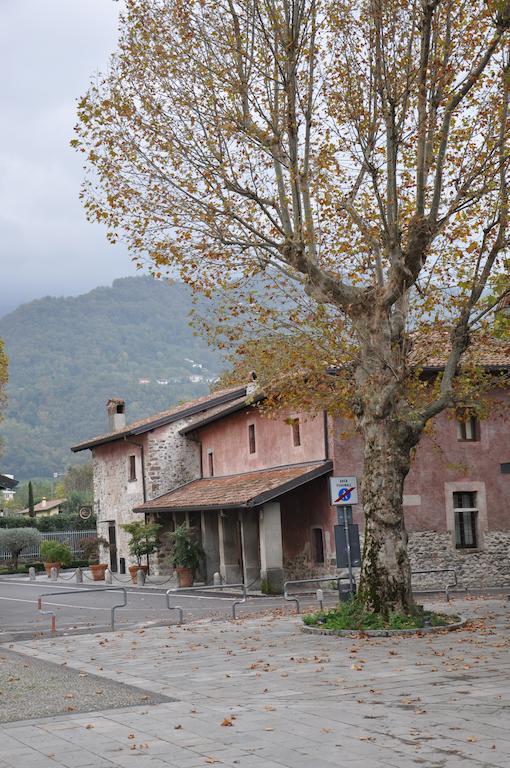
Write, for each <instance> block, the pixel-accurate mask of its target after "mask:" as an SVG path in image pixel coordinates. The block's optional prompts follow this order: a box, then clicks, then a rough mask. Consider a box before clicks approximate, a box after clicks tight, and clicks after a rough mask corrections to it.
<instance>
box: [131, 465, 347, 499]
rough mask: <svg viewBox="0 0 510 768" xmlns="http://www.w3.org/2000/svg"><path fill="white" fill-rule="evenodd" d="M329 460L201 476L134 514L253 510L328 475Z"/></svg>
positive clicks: (329, 470)
mask: <svg viewBox="0 0 510 768" xmlns="http://www.w3.org/2000/svg"><path fill="white" fill-rule="evenodd" d="M332 468H333V464H332V462H331V461H320V462H310V463H306V464H291V465H287V466H284V467H275V468H272V469H261V470H258V471H255V472H243V473H242V474H239V475H224V476H223V477H203V478H201V479H200V480H192V481H191V482H190V483H186V485H181V486H179V488H176V489H175V490H173V491H170V492H169V493H165V494H163V496H159V497H158V498H156V499H153V500H151V501H146V502H145V504H142V505H141V506H139V507H136V508H135V509H134V510H133V511H134V512H171V511H174V510H175V511H179V512H193V511H198V510H202V509H203V510H207V509H229V508H232V507H235V508H238V507H256V506H258V505H260V504H264V503H265V502H267V501H271V500H272V499H274V498H276V497H277V496H281V495H282V494H283V493H287V492H288V491H292V490H293V489H294V488H297V487H298V486H300V485H304V484H305V483H308V482H310V480H315V478H317V477H321V476H322V475H326V474H328V473H329V472H331V470H332Z"/></svg>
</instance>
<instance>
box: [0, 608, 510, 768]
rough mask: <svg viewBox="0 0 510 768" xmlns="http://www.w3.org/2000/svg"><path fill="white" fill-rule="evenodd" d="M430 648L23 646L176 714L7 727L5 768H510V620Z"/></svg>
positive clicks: (291, 627)
mask: <svg viewBox="0 0 510 768" xmlns="http://www.w3.org/2000/svg"><path fill="white" fill-rule="evenodd" d="M452 608H453V609H454V610H455V611H458V612H460V613H462V614H464V615H470V616H473V617H474V620H473V622H472V623H471V625H470V627H469V629H467V630H461V631H458V632H452V633H446V632H443V633H440V634H434V635H426V636H422V637H419V638H416V637H414V638H400V637H399V638H374V639H367V638H360V637H353V638H337V637H326V636H311V635H306V634H303V633H301V632H299V626H298V624H299V622H298V619H297V618H296V617H290V618H289V617H281V616H264V617H259V618H249V619H245V620H243V621H240V622H236V623H233V622H213V623H210V622H202V623H196V624H190V625H187V626H183V627H180V628H167V627H157V628H151V629H147V630H145V631H144V630H139V631H129V632H127V631H126V632H122V633H115V634H104V635H88V636H85V635H82V636H78V637H70V638H63V637H61V638H57V639H55V640H39V641H31V642H25V643H19V644H15V645H13V649H14V650H16V651H18V652H22V653H25V654H29V655H32V656H38V657H39V658H42V659H44V660H49V661H54V662H56V663H59V664H62V663H66V664H67V665H68V666H69V667H72V668H74V669H77V670H79V671H82V672H89V673H94V674H97V675H100V676H102V677H105V678H108V679H112V680H117V681H121V682H124V683H128V684H130V685H134V686H139V687H140V688H143V689H145V690H149V691H152V692H154V693H161V694H164V695H167V696H169V697H172V698H175V699H177V701H175V702H170V703H162V704H156V705H154V706H140V707H133V708H130V709H126V710H120V709H115V710H112V709H110V710H105V711H100V712H96V713H94V714H88V715H85V716H84V715H74V714H70V715H68V716H58V717H54V718H46V719H39V720H32V721H24V722H17V723H9V724H4V725H3V726H0V750H1V751H0V768H14V767H16V768H31V766H34V768H50V767H51V768H55V766H65V767H66V768H73V767H74V766H76V768H78V767H80V768H86V766H88V767H89V768H100V767H101V768H102V767H103V766H110V767H111V766H121V767H124V766H125V767H127V768H129V767H130V766H133V768H146V767H147V768H149V767H150V768H168V766H172V768H195V767H197V768H198V766H204V765H212V764H217V765H220V766H221V765H224V766H231V767H232V768H234V767H236V768H237V767H239V768H282V766H285V768H332V767H333V766H335V767H337V766H339V765H346V766H349V768H385V766H395V767H400V766H406V767H407V766H424V768H442V767H443V766H445V767H446V768H456V766H462V768H479V767H480V766H501V768H503V767H505V768H507V766H508V765H509V764H510V727H509V726H510V717H509V713H510V678H509V672H510V638H509V632H508V630H509V628H510V617H509V615H508V611H509V607H508V604H507V603H506V602H504V601H503V600H502V599H488V600H481V599H476V600H460V599H456V600H455V603H454V604H453V606H452Z"/></svg>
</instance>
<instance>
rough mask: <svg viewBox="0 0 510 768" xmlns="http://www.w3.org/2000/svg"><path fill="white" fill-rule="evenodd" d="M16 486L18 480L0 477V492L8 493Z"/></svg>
mask: <svg viewBox="0 0 510 768" xmlns="http://www.w3.org/2000/svg"><path fill="white" fill-rule="evenodd" d="M17 485H18V480H15V479H14V478H13V477H7V475H0V490H1V491H10V490H12V489H13V488H15V487H16V486H17Z"/></svg>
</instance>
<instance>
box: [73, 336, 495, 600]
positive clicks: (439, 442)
mask: <svg viewBox="0 0 510 768" xmlns="http://www.w3.org/2000/svg"><path fill="white" fill-rule="evenodd" d="M497 349H499V350H500V354H499V356H498V355H496V356H494V350H493V351H492V353H491V355H492V357H490V360H488V361H484V362H485V364H486V367H487V368H489V369H491V370H493V371H494V373H496V374H499V373H505V372H508V368H509V358H510V355H509V351H508V344H507V345H504V344H501V345H500V346H499V347H497ZM436 370H437V368H436ZM427 375H430V376H433V375H434V366H433V365H432V364H431V366H430V368H429V369H428V374H427ZM250 388H252V385H250V386H249V388H246V387H241V388H237V389H236V388H233V389H229V390H224V391H223V392H218V393H215V394H213V395H210V396H209V397H205V398H200V399H199V400H195V401H193V402H191V403H187V404H185V405H182V406H179V407H178V408H175V409H172V410H170V411H167V412H165V413H163V414H157V415H155V416H154V417H152V418H150V419H145V420H142V421H138V422H135V423H134V424H131V425H130V426H129V427H128V426H126V424H125V414H124V403H123V402H122V401H116V400H111V401H110V402H109V404H108V409H109V418H110V432H109V433H108V434H107V435H103V436H101V437H98V438H95V439H94V440H91V441H88V442H86V443H82V444H80V445H79V446H75V447H74V448H73V450H75V451H77V450H85V449H88V448H90V449H92V453H93V463H94V490H95V499H96V502H97V504H98V510H97V512H98V521H99V522H98V525H99V528H100V533H102V535H106V536H107V537H109V540H110V542H111V547H110V549H111V565H112V567H113V568H116V567H117V562H118V557H122V558H124V559H125V560H128V559H129V558H128V554H127V541H126V538H125V536H124V534H123V532H122V530H121V529H119V524H120V523H123V522H127V521H128V520H132V519H140V516H141V515H145V516H146V518H151V519H156V520H157V521H158V522H159V523H160V524H161V525H162V530H163V532H165V531H167V530H173V528H174V527H175V525H176V524H179V523H180V522H186V523H187V524H188V525H190V526H193V527H195V528H197V529H198V530H199V531H200V535H201V540H202V545H203V547H204V549H205V552H206V556H207V558H206V572H205V574H203V576H204V577H205V578H206V579H207V580H208V581H211V580H212V576H213V574H214V573H215V572H216V571H218V572H220V574H221V575H222V577H223V579H224V580H225V581H226V582H230V583H234V582H238V581H240V580H242V581H244V582H245V583H246V584H249V585H253V586H257V585H261V586H263V587H265V588H267V589H269V590H270V591H277V590H278V589H280V588H281V586H282V583H283V579H284V575H285V574H287V575H291V576H293V577H299V575H301V574H303V573H308V572H310V571H314V572H321V571H322V572H333V571H334V570H335V567H336V553H335V538H334V529H335V525H336V524H337V508H336V507H335V506H333V505H332V503H331V501H332V500H331V499H330V492H329V477H331V476H334V477H335V476H357V477H360V475H361V473H362V466H363V462H362V445H361V441H360V439H359V437H358V436H356V435H355V434H354V433H353V428H352V423H349V422H347V421H344V420H341V419H334V418H332V417H331V416H328V415H327V414H325V413H320V414H317V415H315V416H309V415H305V414H301V413H287V414H282V415H281V416H280V417H279V418H272V419H269V418H267V417H265V416H264V415H263V414H262V413H261V411H260V410H259V409H258V407H257V398H256V397H254V393H253V392H250V391H247V390H249V389H250ZM491 397H492V398H493V400H494V406H495V407H494V408H493V409H492V410H491V411H490V412H489V415H488V417H487V418H486V419H485V420H484V421H481V422H479V421H477V420H476V419H475V418H474V417H469V418H467V419H466V418H465V416H464V414H462V413H458V414H455V413H453V412H443V413H442V414H440V415H439V416H438V417H436V419H434V422H433V425H432V430H431V431H430V433H429V434H427V435H425V436H424V437H423V439H422V441H421V443H420V445H419V446H418V448H417V450H416V453H415V456H414V459H413V465H412V468H411V471H410V473H409V476H408V478H407V481H406V485H405V496H404V510H405V519H406V527H407V529H408V531H409V534H410V553H411V558H412V564H413V569H414V570H424V569H430V568H444V567H449V566H452V565H453V566H454V567H455V568H456V570H457V573H458V577H459V583H461V584H463V585H464V586H495V585H501V584H508V583H509V580H510V557H509V555H510V440H509V417H510V411H509V410H508V406H509V405H510V397H509V393H508V389H505V388H503V387H501V388H498V387H496V388H495V389H494V391H493V393H492V395H491ZM349 433H351V436H350V437H348V435H349ZM362 511H363V510H362V506H361V504H358V505H356V506H355V508H354V513H355V521H357V522H359V523H360V525H362V522H363V520H362V517H363V515H362ZM162 539H163V540H164V537H162ZM115 548H117V551H116V550H115ZM163 550H164V548H163ZM161 554H164V551H163V552H162V553H161ZM154 566H155V568H156V569H158V570H161V569H162V568H163V567H164V564H163V558H162V557H160V558H159V559H158V558H156V560H155V562H154Z"/></svg>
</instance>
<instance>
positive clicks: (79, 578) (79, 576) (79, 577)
mask: <svg viewBox="0 0 510 768" xmlns="http://www.w3.org/2000/svg"><path fill="white" fill-rule="evenodd" d="M74 575H75V576H76V583H77V584H83V571H82V569H81V568H79V567H78V568H77V569H76V571H75V572H74Z"/></svg>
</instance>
